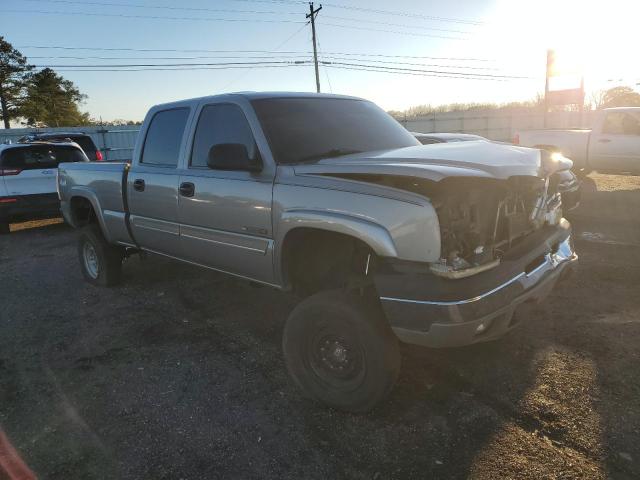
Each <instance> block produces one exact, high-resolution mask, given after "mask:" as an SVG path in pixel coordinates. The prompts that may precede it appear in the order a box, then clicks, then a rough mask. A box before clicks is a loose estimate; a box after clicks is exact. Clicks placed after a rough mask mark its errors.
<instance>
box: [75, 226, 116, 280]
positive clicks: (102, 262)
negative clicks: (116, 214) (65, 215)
mask: <svg viewBox="0 0 640 480" xmlns="http://www.w3.org/2000/svg"><path fill="white" fill-rule="evenodd" d="M123 257H124V255H123V251H122V249H121V248H119V247H116V246H113V245H110V244H109V243H107V241H106V240H105V238H104V236H103V235H102V231H101V230H100V227H99V226H98V225H97V224H92V225H88V226H86V227H83V228H82V230H81V231H80V236H79V238H78V259H79V260H80V268H81V270H82V275H83V276H84V278H85V280H87V281H88V282H89V283H92V284H94V285H98V286H101V287H110V286H112V285H116V284H117V283H119V282H120V276H121V273H122V259H123Z"/></svg>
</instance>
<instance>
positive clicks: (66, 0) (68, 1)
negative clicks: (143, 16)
mask: <svg viewBox="0 0 640 480" xmlns="http://www.w3.org/2000/svg"><path fill="white" fill-rule="evenodd" d="M24 1H27V2H38V3H58V4H65V5H85V6H86V5H92V6H100V7H125V8H144V9H156V10H172V11H180V10H182V11H188V12H215V13H258V14H263V15H264V14H267V15H270V14H277V15H299V13H300V12H285V11H275V10H273V11H256V10H236V9H220V8H202V7H170V6H167V5H144V4H140V3H112V2H85V1H79V0H24Z"/></svg>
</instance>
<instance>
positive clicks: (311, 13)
mask: <svg viewBox="0 0 640 480" xmlns="http://www.w3.org/2000/svg"><path fill="white" fill-rule="evenodd" d="M320 10H322V4H321V5H320V6H319V7H318V8H316V9H315V10H314V9H313V2H309V13H308V14H307V15H306V17H307V18H308V19H310V21H311V34H312V37H313V63H314V65H315V67H316V91H317V92H318V93H320V72H319V71H318V49H317V48H316V21H315V20H316V15H317V14H318V12H319V11H320Z"/></svg>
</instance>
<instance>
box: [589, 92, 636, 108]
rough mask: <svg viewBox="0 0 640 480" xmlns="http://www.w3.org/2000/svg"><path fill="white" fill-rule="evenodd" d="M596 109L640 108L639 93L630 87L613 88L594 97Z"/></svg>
mask: <svg viewBox="0 0 640 480" xmlns="http://www.w3.org/2000/svg"><path fill="white" fill-rule="evenodd" d="M593 98H594V101H595V104H596V108H610V107H637V106H640V93H638V92H636V91H635V90H633V88H631V87H613V88H610V89H609V90H606V91H603V92H600V93H599V94H596V95H594V97H593Z"/></svg>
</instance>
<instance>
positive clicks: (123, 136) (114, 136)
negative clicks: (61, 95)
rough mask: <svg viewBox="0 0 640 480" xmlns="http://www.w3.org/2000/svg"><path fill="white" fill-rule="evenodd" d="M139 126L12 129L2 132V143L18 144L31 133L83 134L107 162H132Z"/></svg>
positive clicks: (0, 140)
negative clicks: (20, 139) (19, 140)
mask: <svg viewBox="0 0 640 480" xmlns="http://www.w3.org/2000/svg"><path fill="white" fill-rule="evenodd" d="M139 130H140V126H139V125H122V126H118V127H104V126H96V127H63V128H12V129H10V130H0V143H4V142H7V141H10V142H14V143H15V142H16V141H17V140H18V139H19V138H20V137H22V136H24V135H28V134H30V133H44V132H82V133H86V134H87V135H89V136H90V137H91V138H92V139H93V142H94V143H95V144H96V146H97V147H98V148H99V149H100V151H101V152H102V154H103V155H104V157H105V160H131V154H132V151H133V148H134V146H135V144H136V138H137V137H138V131H139Z"/></svg>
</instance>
